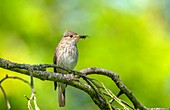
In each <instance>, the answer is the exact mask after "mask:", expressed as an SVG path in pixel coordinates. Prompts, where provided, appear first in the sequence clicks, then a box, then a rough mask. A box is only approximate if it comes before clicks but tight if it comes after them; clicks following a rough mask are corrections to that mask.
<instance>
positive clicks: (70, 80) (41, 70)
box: [0, 58, 148, 110]
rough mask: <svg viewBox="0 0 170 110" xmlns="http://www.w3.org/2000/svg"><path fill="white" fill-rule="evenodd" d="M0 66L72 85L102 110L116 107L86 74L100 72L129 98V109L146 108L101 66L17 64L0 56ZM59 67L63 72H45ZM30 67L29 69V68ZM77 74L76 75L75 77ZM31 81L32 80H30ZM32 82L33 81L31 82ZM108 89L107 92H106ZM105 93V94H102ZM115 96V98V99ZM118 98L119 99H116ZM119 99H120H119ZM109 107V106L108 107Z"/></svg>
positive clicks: (112, 73) (100, 87)
mask: <svg viewBox="0 0 170 110" xmlns="http://www.w3.org/2000/svg"><path fill="white" fill-rule="evenodd" d="M0 67H1V68H4V69H7V70H11V71H15V72H18V73H21V74H25V75H30V74H31V76H33V77H36V78H39V79H41V80H50V81H57V82H62V83H65V84H67V85H70V86H73V87H75V88H78V89H80V90H82V91H84V92H86V93H87V94H89V95H90V97H91V98H92V100H93V101H94V103H95V104H96V105H98V107H99V108H100V109H102V110H109V109H116V107H114V106H112V105H110V104H111V103H109V101H107V100H106V98H105V96H109V97H110V98H112V97H113V96H111V95H110V94H112V93H111V91H110V90H108V89H107V88H105V86H103V85H102V86H101V85H99V84H97V83H96V82H95V81H96V80H95V79H91V78H88V77H87V76H88V75H91V74H100V75H104V76H107V77H109V78H111V79H112V81H114V82H115V84H116V86H117V87H118V88H119V90H120V92H119V94H118V95H117V97H118V96H120V95H121V94H125V95H126V96H127V97H128V98H129V100H130V101H131V102H132V103H133V105H134V108H132V107H131V106H130V105H129V104H127V103H125V102H124V101H122V102H123V103H125V105H126V106H128V107H130V108H131V109H140V110H147V109H148V108H146V107H145V106H144V105H142V104H141V103H140V102H139V101H138V100H137V99H136V97H135V96H134V95H133V94H132V92H131V91H130V90H129V89H128V88H127V87H126V86H125V85H124V83H123V82H122V81H121V80H120V78H119V76H118V75H117V74H116V73H114V72H111V71H108V70H105V69H101V68H87V69H83V70H80V71H73V70H69V69H66V68H62V67H58V66H57V65H54V64H39V65H29V64H18V63H14V62H11V61H8V60H4V59H2V58H0ZM53 67H56V68H60V69H63V70H64V71H65V72H64V73H54V72H47V71H46V69H47V68H53ZM30 68H31V70H30ZM68 74H73V75H68ZM77 76H78V77H77ZM78 78H83V79H84V80H85V81H86V82H87V83H83V82H80V81H79V79H78ZM32 81H33V80H32ZM32 83H33V82H32ZM100 89H103V90H104V89H105V90H106V92H102V91H101V90H100ZM108 91H109V93H107V92H108ZM104 95H105V96H104ZM117 97H116V96H115V99H117ZM113 100H114V99H113ZM117 100H119V99H117ZM120 101H121V100H120ZM110 107H111V108H110Z"/></svg>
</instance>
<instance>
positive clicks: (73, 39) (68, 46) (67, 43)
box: [53, 30, 86, 107]
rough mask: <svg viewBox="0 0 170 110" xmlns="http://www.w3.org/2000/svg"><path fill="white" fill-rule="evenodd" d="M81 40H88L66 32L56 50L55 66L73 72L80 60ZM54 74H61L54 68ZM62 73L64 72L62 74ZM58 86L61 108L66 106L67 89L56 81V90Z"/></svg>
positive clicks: (71, 32)
mask: <svg viewBox="0 0 170 110" xmlns="http://www.w3.org/2000/svg"><path fill="white" fill-rule="evenodd" d="M80 38H86V36H85V35H78V34H77V33H75V32H73V31H70V30H66V31H65V32H64V34H63V37H62V39H61V41H60V42H59V44H58V46H57V47H56V49H55V53H54V58H53V61H54V64H56V65H58V66H60V67H64V68H68V69H71V70H73V69H74V67H75V66H76V64H77V60H78V50H77V42H78V40H79V39H80ZM54 72H61V71H60V70H59V69H57V68H54ZM61 73H62V72H61ZM57 86H58V102H59V106H60V107H64V106H65V88H66V86H67V85H66V84H63V83H60V82H56V81H54V89H55V90H56V88H57Z"/></svg>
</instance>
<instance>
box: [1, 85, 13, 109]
mask: <svg viewBox="0 0 170 110" xmlns="http://www.w3.org/2000/svg"><path fill="white" fill-rule="evenodd" d="M0 88H1V90H2V93H3V94H4V97H5V100H6V105H7V108H8V110H10V109H11V106H10V103H9V100H8V97H7V95H6V92H5V90H4V89H3V87H2V86H1V84H0Z"/></svg>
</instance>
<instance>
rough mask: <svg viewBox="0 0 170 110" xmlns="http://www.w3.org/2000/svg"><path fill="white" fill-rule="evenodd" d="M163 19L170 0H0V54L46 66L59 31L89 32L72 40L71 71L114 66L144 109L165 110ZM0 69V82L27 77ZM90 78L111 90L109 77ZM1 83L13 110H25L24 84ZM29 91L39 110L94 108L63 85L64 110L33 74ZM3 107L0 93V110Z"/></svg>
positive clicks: (169, 92)
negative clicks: (75, 41) (75, 51)
mask: <svg viewBox="0 0 170 110" xmlns="http://www.w3.org/2000/svg"><path fill="white" fill-rule="evenodd" d="M169 24H170V0H90V1H88V0H86V1H85V0H84V1H83V0H0V57H1V58H4V59H8V60H11V61H14V62H18V63H28V64H43V63H48V64H49V63H52V59H53V53H54V49H55V47H56V45H57V44H58V42H59V40H60V38H61V36H62V34H63V32H64V31H65V30H66V29H71V30H73V31H75V32H77V33H79V34H85V35H89V36H90V37H89V38H87V39H85V40H80V41H79V43H78V47H79V61H78V64H77V66H76V68H75V69H76V70H80V69H83V68H87V67H100V68H105V69H108V70H111V71H114V72H116V73H118V74H119V75H120V78H121V80H122V81H123V82H124V83H125V85H126V86H127V87H128V88H129V89H130V90H131V91H133V93H134V95H135V96H136V98H137V99H138V100H139V101H140V102H141V103H143V104H144V105H145V106H147V107H170V33H169V29H170V25H169ZM49 71H52V69H51V70H49ZM0 73H1V75H0V78H1V79H2V78H3V77H5V75H6V74H9V75H17V76H20V77H23V78H25V79H27V80H29V77H28V76H25V75H21V74H18V73H15V72H10V71H7V70H4V69H1V68H0ZM92 77H95V78H96V79H100V80H101V81H103V82H104V84H105V85H106V86H107V87H108V88H110V89H111V90H112V91H113V92H114V93H115V94H116V93H117V92H118V89H117V88H116V87H115V84H114V83H113V82H112V81H111V80H109V79H108V78H106V77H102V76H97V75H93V76H92ZM2 86H3V87H4V89H5V91H6V93H7V95H8V98H9V100H10V103H11V106H12V110H27V99H26V98H25V97H24V95H27V96H30V93H31V90H30V88H29V86H27V85H26V84H24V83H23V82H21V81H18V80H11V79H10V80H6V81H5V82H3V83H2ZM35 90H36V97H37V102H38V105H39V107H40V108H41V110H80V109H81V110H98V109H99V108H98V107H97V106H96V105H95V104H94V103H93V102H92V100H91V98H90V97H89V96H88V95H87V94H86V93H84V92H83V91H80V90H78V89H75V88H73V87H69V86H68V88H67V91H66V96H67V97H66V98H67V99H66V100H67V105H66V107H65V108H59V107H58V102H57V92H56V91H54V90H53V82H50V81H41V80H39V79H35ZM120 98H121V99H123V100H125V101H128V99H127V98H126V97H125V96H121V97H120ZM128 102H129V101H128ZM115 104H116V103H115ZM5 109H6V104H5V99H4V96H3V94H2V92H0V110H5Z"/></svg>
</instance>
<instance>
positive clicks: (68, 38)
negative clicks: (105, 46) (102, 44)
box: [62, 30, 87, 45]
mask: <svg viewBox="0 0 170 110" xmlns="http://www.w3.org/2000/svg"><path fill="white" fill-rule="evenodd" d="M86 37H87V35H78V34H77V33H75V32H73V31H71V30H66V31H65V32H64V34H63V38H62V42H63V41H64V43H68V44H73V45H76V43H77V42H78V40H79V39H83V38H86Z"/></svg>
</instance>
